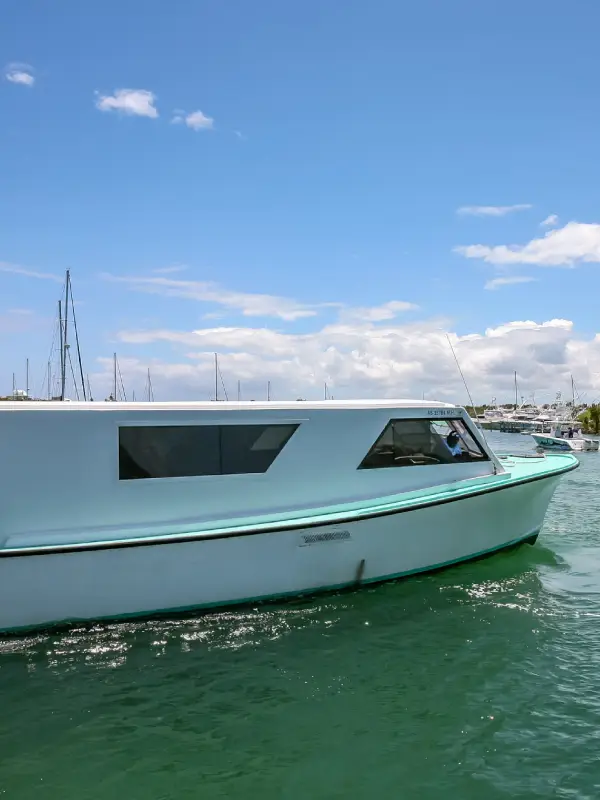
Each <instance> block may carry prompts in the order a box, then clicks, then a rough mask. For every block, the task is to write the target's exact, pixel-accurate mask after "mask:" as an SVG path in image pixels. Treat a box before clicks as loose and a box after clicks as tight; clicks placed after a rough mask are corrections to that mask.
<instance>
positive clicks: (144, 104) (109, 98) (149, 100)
mask: <svg viewBox="0 0 600 800" xmlns="http://www.w3.org/2000/svg"><path fill="white" fill-rule="evenodd" d="M96 94H97V99H96V108H97V109H99V110H100V111H118V112H120V113H122V114H128V115H133V116H137V117H150V118H151V119H156V118H157V117H158V111H157V109H156V106H155V105H154V103H155V101H156V96H155V94H154V92H149V91H148V90H147V89H117V90H116V91H115V93H114V94H112V95H106V94H104V95H101V94H98V93H96Z"/></svg>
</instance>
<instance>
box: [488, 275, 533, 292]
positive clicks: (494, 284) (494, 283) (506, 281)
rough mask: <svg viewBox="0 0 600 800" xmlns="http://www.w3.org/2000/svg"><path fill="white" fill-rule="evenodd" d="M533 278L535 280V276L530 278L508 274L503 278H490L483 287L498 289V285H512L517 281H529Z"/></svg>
mask: <svg viewBox="0 0 600 800" xmlns="http://www.w3.org/2000/svg"><path fill="white" fill-rule="evenodd" d="M535 280H537V278H530V277H528V276H527V275H513V276H510V275H509V276H507V277H505V278H492V280H490V281H488V282H487V283H486V285H485V288H486V289H489V290H494V289H499V288H500V286H512V285H514V284H517V283H531V282H532V281H535Z"/></svg>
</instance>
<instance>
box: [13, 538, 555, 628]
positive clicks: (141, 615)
mask: <svg viewBox="0 0 600 800" xmlns="http://www.w3.org/2000/svg"><path fill="white" fill-rule="evenodd" d="M539 532H540V529H539V528H538V529H537V530H535V531H532V532H531V533H528V534H526V535H525V536H520V537H519V538H517V539H513V540H511V541H510V542H506V543H505V544H502V545H500V546H499V547H493V548H491V549H489V550H479V551H478V552H476V553H471V554H470V555H468V556H462V557H461V558H454V559H452V560H450V561H442V562H440V563H439V564H431V565H430V566H427V567H417V568H416V569H411V570H405V571H404V572H392V573H390V574H388V575H380V576H377V577H375V578H366V579H364V580H361V581H360V582H355V581H346V582H344V583H338V584H332V585H329V586H319V587H316V588H313V589H303V590H300V591H293V592H281V593H278V594H273V595H259V596H257V597H246V598H241V599H238V600H230V601H224V602H217V603H203V604H200V605H192V606H181V607H178V608H161V609H154V610H152V611H135V612H131V613H128V614H118V615H116V616H111V617H99V618H94V619H76V618H75V619H71V620H60V621H55V622H48V623H45V624H44V625H27V626H22V627H17V628H5V629H3V630H1V631H0V635H6V634H23V633H30V632H32V631H38V632H39V631H42V630H53V629H54V630H56V629H58V628H66V627H73V626H75V625H77V624H82V625H93V624H97V623H98V622H123V621H126V620H131V619H138V620H141V619H150V618H152V617H160V616H163V617H164V616H166V615H170V614H173V615H177V614H187V613H192V612H194V611H211V610H215V609H217V608H232V607H241V606H248V605H252V604H255V603H261V604H262V603H273V602H276V601H278V600H286V599H291V598H293V597H312V596H314V595H319V594H327V593H331V592H339V591H344V590H347V589H356V588H359V587H360V586H367V585H372V584H377V583H385V582H387V581H393V580H399V579H400V578H409V577H411V576H413V575H420V574H423V573H429V572H436V571H438V570H441V569H445V568H446V567H452V566H455V565H457V564H463V563H466V562H468V561H475V560H476V559H478V558H484V557H485V556H489V555H493V554H494V553H499V552H501V551H502V550H509V549H510V548H513V547H517V546H519V545H521V544H525V543H530V544H533V543H534V542H535V540H536V539H537V537H538V535H539Z"/></svg>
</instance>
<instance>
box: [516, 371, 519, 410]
mask: <svg viewBox="0 0 600 800" xmlns="http://www.w3.org/2000/svg"><path fill="white" fill-rule="evenodd" d="M518 405H519V387H518V384H517V371H516V370H515V411H516V410H517V406H518Z"/></svg>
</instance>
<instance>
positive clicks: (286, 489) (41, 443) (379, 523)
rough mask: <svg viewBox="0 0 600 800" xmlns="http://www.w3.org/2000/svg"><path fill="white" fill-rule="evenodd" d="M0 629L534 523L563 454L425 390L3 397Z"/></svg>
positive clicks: (569, 458)
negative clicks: (201, 398)
mask: <svg viewBox="0 0 600 800" xmlns="http://www.w3.org/2000/svg"><path fill="white" fill-rule="evenodd" d="M0 441H1V442H2V447H3V452H4V458H3V459H2V464H1V467H0V470H1V475H2V505H1V511H0V519H1V521H2V524H1V526H0V630H2V631H14V630H19V629H29V628H34V627H44V626H50V625H54V624H62V623H71V622H75V621H81V620H87V621H90V620H99V619H116V618H123V617H129V616H149V615H152V614H155V613H158V612H161V613H164V612H174V611H178V610H183V609H186V610H187V609H194V608H198V609H206V608H215V607H219V606H225V605H232V604H241V603H245V602H249V601H253V602H255V601H261V600H270V599H275V598H282V597H286V596H291V595H298V594H309V593H315V592H318V591H323V590H332V589H339V588H345V587H352V586H359V585H362V584H368V583H374V582H377V581H383V580H388V579H392V578H397V577H401V576H404V575H410V574H414V573H418V572H424V571H428V570H433V569H438V568H440V567H443V566H448V565H451V564H455V563H458V562H461V561H466V560H469V559H474V558H477V557H479V556H482V555H486V554H488V553H492V552H495V551H498V550H501V549H503V548H507V547H511V546H514V545H517V544H520V543H523V542H533V541H535V539H536V537H537V535H538V533H539V531H540V528H541V526H542V523H543V520H544V515H545V512H546V509H547V506H548V503H549V502H550V499H551V496H552V494H553V492H554V490H555V488H556V485H557V483H558V481H559V479H560V476H561V475H563V474H564V473H566V472H569V471H570V470H573V469H575V468H576V467H577V466H578V461H577V459H576V458H575V457H574V456H573V455H571V454H551V455H548V456H544V455H531V456H525V455H522V456H497V455H495V454H494V453H493V452H492V450H491V449H490V448H489V446H488V444H487V442H486V440H485V438H484V436H483V434H482V432H481V431H479V430H478V429H477V427H476V426H475V425H474V423H473V421H472V420H470V418H469V416H468V414H467V412H466V411H465V410H464V409H463V408H460V407H458V406H452V405H448V404H444V403H430V402H424V401H386V402H375V401H371V402H368V401H367V402H333V401H328V402H320V403H307V402H295V403H294V402H291V403H214V402H213V403H78V402H73V403H69V404H68V405H65V404H62V403H52V402H48V403H27V402H21V403H3V404H2V407H1V408H0Z"/></svg>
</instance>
